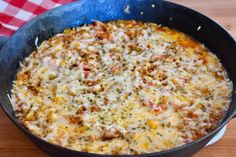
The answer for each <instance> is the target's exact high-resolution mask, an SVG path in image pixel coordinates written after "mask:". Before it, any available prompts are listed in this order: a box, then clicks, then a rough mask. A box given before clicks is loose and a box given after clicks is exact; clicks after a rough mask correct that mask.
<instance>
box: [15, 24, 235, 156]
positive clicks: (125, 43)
mask: <svg viewBox="0 0 236 157" xmlns="http://www.w3.org/2000/svg"><path fill="white" fill-rule="evenodd" d="M231 92H232V82H231V81H230V80H229V78H228V76H227V73H226V71H225V70H224V68H223V67H222V65H221V63H220V61H219V59H217V57H216V56H215V55H214V54H212V53H211V52H209V50H207V49H206V48H205V47H204V46H203V45H202V44H200V43H198V42H197V41H195V40H193V39H191V38H190V37H188V36H187V35H185V34H183V33H181V32H177V31H175V30H172V29H170V28H167V27H163V26H160V25H157V24H154V23H142V22H138V21H122V20H118V21H112V22H108V23H102V22H98V21H97V22H95V23H94V24H92V25H84V26H82V27H78V28H73V29H67V30H65V31H64V32H63V33H61V34H57V35H55V36H54V37H52V38H50V39H48V40H47V41H44V42H43V43H42V44H41V45H40V46H39V47H38V48H37V49H36V50H35V51H34V52H32V53H31V54H30V56H29V57H27V58H26V59H25V61H24V63H23V64H21V68H20V70H19V72H18V74H17V77H16V80H15V81H14V85H13V89H12V94H11V99H12V103H13V109H14V111H15V114H16V116H17V118H18V119H19V121H20V122H21V123H22V124H23V125H24V126H25V127H26V128H27V129H29V130H30V131H31V132H32V133H33V134H35V135H36V136H38V137H40V138H42V139H44V140H46V141H48V142H50V143H53V144H57V145H60V146H63V147H66V148H69V149H74V150H78V151H84V152H91V153H98V154H143V153H150V152H158V151H163V150H167V149H171V148H174V147H178V146H181V145H184V144H186V143H189V142H192V141H194V140H196V139H198V138H200V137H202V136H203V135H205V134H207V133H208V132H210V131H211V130H212V129H213V128H215V127H216V125H217V123H218V122H219V121H220V120H221V119H222V118H223V117H224V115H225V112H226V110H227V109H228V106H229V103H230V99H231Z"/></svg>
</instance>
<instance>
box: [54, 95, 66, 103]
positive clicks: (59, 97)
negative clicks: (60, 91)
mask: <svg viewBox="0 0 236 157" xmlns="http://www.w3.org/2000/svg"><path fill="white" fill-rule="evenodd" d="M64 101H65V98H64V97H63V96H56V97H54V99H53V102H54V103H56V104H60V103H63V102H64Z"/></svg>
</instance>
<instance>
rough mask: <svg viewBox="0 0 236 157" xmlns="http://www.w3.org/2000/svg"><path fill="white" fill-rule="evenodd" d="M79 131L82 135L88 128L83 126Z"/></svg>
mask: <svg viewBox="0 0 236 157" xmlns="http://www.w3.org/2000/svg"><path fill="white" fill-rule="evenodd" d="M79 130H80V132H81V133H83V132H85V131H87V130H88V127H87V126H85V125H84V126H82V127H80V128H79Z"/></svg>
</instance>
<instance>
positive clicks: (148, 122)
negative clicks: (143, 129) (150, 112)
mask: <svg viewBox="0 0 236 157" xmlns="http://www.w3.org/2000/svg"><path fill="white" fill-rule="evenodd" d="M147 124H148V126H149V127H150V128H151V129H156V128H157V123H156V121H154V120H148V121H147Z"/></svg>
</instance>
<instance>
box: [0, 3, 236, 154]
mask: <svg viewBox="0 0 236 157" xmlns="http://www.w3.org/2000/svg"><path fill="white" fill-rule="evenodd" d="M172 1H173V2H176V3H179V4H182V5H185V6H188V7H190V8H193V9H195V10H198V11H199V12H201V13H203V14H205V15H207V16H208V17H210V18H212V19H214V20H215V21H217V22H218V23H220V24H222V25H223V26H224V27H225V28H226V29H227V30H229V32H230V33H231V34H233V35H234V36H236V0H204V1H203V0H172ZM235 154H236V119H233V120H231V121H230V123H229V124H228V128H227V131H226V133H225V135H224V136H223V138H222V139H221V140H220V141H219V142H217V143H215V144H213V145H211V146H208V147H206V148H204V149H202V150H201V151H200V152H198V153H197V154H196V155H194V157H205V156H207V157H233V156H236V155H235ZM32 156H33V157H48V156H47V155H46V154H45V153H43V152H42V151H40V150H39V149H38V148H37V147H36V146H35V145H34V144H32V143H31V142H30V140H29V139H28V138H26V137H25V136H24V135H23V133H22V132H21V131H20V130H19V129H18V128H17V127H16V126H15V125H14V124H13V123H12V122H11V121H10V120H9V119H8V117H7V116H6V115H5V113H4V112H3V111H2V109H0V157H32Z"/></svg>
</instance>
